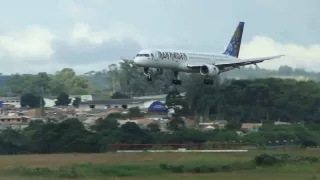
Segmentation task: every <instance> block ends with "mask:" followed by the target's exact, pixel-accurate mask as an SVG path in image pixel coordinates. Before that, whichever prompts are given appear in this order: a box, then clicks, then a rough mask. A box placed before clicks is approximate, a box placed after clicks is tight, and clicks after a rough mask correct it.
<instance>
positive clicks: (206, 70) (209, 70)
mask: <svg viewBox="0 0 320 180" xmlns="http://www.w3.org/2000/svg"><path fill="white" fill-rule="evenodd" d="M200 74H201V75H203V76H216V75H218V74H219V68H218V67H217V66H215V65H211V64H205V65H203V66H201V67H200Z"/></svg>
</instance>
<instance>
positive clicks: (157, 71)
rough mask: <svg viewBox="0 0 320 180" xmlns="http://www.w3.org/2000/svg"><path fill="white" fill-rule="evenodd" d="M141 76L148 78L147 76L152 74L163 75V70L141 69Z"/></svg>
mask: <svg viewBox="0 0 320 180" xmlns="http://www.w3.org/2000/svg"><path fill="white" fill-rule="evenodd" d="M143 74H144V75H146V76H148V75H154V74H160V75H162V74H163V69H159V68H143Z"/></svg>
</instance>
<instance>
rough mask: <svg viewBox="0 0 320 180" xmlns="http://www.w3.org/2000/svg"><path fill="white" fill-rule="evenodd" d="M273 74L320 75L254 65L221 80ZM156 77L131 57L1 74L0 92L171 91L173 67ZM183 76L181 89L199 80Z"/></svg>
mask: <svg viewBox="0 0 320 180" xmlns="http://www.w3.org/2000/svg"><path fill="white" fill-rule="evenodd" d="M270 76H305V77H307V78H309V79H310V80H314V81H319V79H320V74H319V73H316V72H307V71H305V70H304V69H299V68H297V69H294V68H291V67H289V66H281V67H280V68H279V69H278V70H267V69H260V68H252V67H249V68H241V69H236V70H232V71H229V72H227V73H223V74H221V75H220V80H221V81H224V80H225V79H234V78H240V79H254V78H265V77H270ZM153 79H154V81H152V82H147V81H146V80H145V76H144V75H143V72H142V68H139V67H137V66H135V65H134V64H132V63H131V62H129V61H122V62H120V63H119V64H111V65H110V66H109V67H108V68H107V69H103V70H101V71H90V72H87V73H85V74H82V75H79V74H78V75H77V74H76V73H75V72H74V70H73V69H71V68H64V69H62V70H61V71H58V72H56V73H55V74H47V73H46V72H40V73H38V74H36V75H31V74H13V75H0V96H21V95H22V94H24V93H27V92H29V93H34V94H37V95H42V96H58V95H59V94H60V93H61V92H66V93H67V94H70V95H84V94H91V95H93V96H95V97H97V98H108V97H110V96H111V95H112V94H113V93H115V92H117V91H118V92H122V93H124V94H126V95H127V96H129V97H132V96H140V95H154V94H166V93H168V92H169V91H170V88H171V87H172V83H171V79H172V72H171V71H168V70H165V71H164V74H163V75H156V76H155V77H154V78H153ZM181 79H182V80H183V86H181V87H179V90H180V91H186V86H188V85H193V83H192V82H193V81H195V80H196V79H194V78H193V77H192V76H190V75H188V74H185V73H181Z"/></svg>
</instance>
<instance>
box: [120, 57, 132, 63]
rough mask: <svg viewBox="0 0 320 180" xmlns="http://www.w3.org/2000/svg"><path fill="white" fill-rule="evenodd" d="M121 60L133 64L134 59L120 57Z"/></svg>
mask: <svg viewBox="0 0 320 180" xmlns="http://www.w3.org/2000/svg"><path fill="white" fill-rule="evenodd" d="M120 59H121V60H124V61H130V62H133V59H134V58H128V57H120Z"/></svg>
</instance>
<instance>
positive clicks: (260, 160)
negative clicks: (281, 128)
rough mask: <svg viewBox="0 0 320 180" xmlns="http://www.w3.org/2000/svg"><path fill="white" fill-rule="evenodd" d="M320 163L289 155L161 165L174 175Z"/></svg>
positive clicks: (312, 159) (318, 160)
mask: <svg viewBox="0 0 320 180" xmlns="http://www.w3.org/2000/svg"><path fill="white" fill-rule="evenodd" d="M316 162H320V158H318V157H307V156H290V155H288V154H274V155H269V154H261V155H259V156H256V157H254V159H253V160H252V161H248V162H235V163H231V164H224V165H200V166H190V165H189V166H188V165H169V164H160V168H161V169H162V170H165V171H170V172H173V173H184V172H186V173H214V172H231V171H243V170H252V169H255V168H257V167H259V166H273V165H281V164H286V163H287V164H288V163H316Z"/></svg>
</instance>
